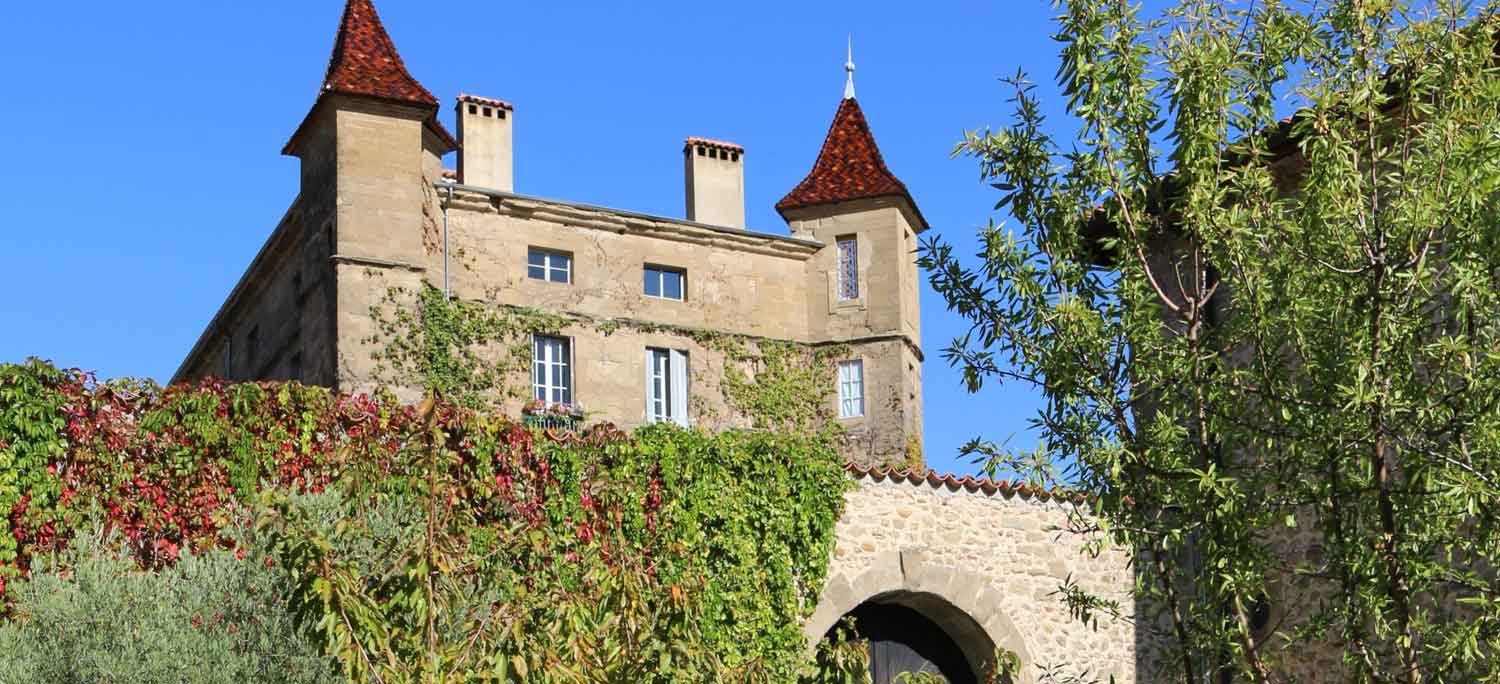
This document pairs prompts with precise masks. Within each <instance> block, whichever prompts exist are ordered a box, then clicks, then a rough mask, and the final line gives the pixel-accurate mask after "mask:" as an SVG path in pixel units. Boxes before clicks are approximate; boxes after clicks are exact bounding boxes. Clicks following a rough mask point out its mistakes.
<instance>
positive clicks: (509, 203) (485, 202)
mask: <svg viewBox="0 0 1500 684" xmlns="http://www.w3.org/2000/svg"><path fill="white" fill-rule="evenodd" d="M435 185H436V186H437V187H438V188H439V189H442V190H446V189H448V188H449V187H452V188H453V199H452V201H451V202H450V203H449V204H448V207H449V209H450V210H453V211H471V212H480V213H494V214H500V215H504V216H514V217H517V218H527V219H536V220H539V221H550V222H554V223H563V224H567V225H570V226H578V227H581V228H592V229H595V230H608V231H612V232H616V233H620V234H633V235H639V236H641V237H649V238H656V239H659V240H672V241H676V242H687V243H692V244H697V245H707V246H712V247H720V248H723V249H728V250H738V251H743V252H752V253H756V254H764V255H768V256H774V257H781V258H785V259H796V260H806V259H808V258H810V257H812V256H813V255H814V254H817V253H818V251H819V250H821V249H823V247H824V246H825V245H824V244H823V243H821V242H818V241H816V240H807V239H803V238H796V237H791V236H786V235H771V234H769V233H758V232H754V231H749V230H741V229H738V228H730V227H727V226H715V225H710V224H707V223H697V222H694V221H687V220H684V219H676V218H669V217H665V216H652V215H650V214H642V213H638V212H633V211H625V210H623V209H610V208H608V207H599V206H594V205H589V204H581V203H577V202H566V201H562V200H552V199H543V198H540V197H530V196H526V195H517V194H514V193H509V192H501V191H499V190H492V189H489V188H479V187H475V186H471V185H458V184H450V183H446V182H443V183H437V184H435Z"/></svg>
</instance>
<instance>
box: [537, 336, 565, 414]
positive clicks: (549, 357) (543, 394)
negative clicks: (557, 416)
mask: <svg viewBox="0 0 1500 684" xmlns="http://www.w3.org/2000/svg"><path fill="white" fill-rule="evenodd" d="M531 360H532V364H531V366H532V373H531V397H532V398H533V399H536V400H537V401H541V402H543V403H545V404H546V405H548V406H571V405H573V343H572V340H569V339H568V338H566V337H550V336H546V335H537V336H535V337H533V338H532V355H531Z"/></svg>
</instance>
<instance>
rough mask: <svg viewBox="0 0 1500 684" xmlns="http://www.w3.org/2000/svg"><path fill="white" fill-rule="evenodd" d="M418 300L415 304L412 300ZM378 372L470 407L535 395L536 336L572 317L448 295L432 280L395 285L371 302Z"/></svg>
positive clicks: (384, 377)
mask: <svg viewBox="0 0 1500 684" xmlns="http://www.w3.org/2000/svg"><path fill="white" fill-rule="evenodd" d="M413 299H414V300H415V302H416V306H411V305H410V302H411V301H412V300H413ZM370 317H371V320H372V321H373V322H374V323H375V327H376V331H377V332H376V334H375V335H373V336H371V337H370V338H369V339H367V340H365V341H366V342H368V343H371V344H373V345H375V348H376V351H375V352H374V360H375V362H376V379H377V380H379V381H381V382H383V383H385V384H387V385H390V386H393V387H425V388H428V389H431V390H433V391H436V392H438V393H440V394H441V395H442V396H444V397H449V398H450V399H452V400H453V401H456V402H458V403H460V404H463V405H464V406H468V407H471V408H477V407H481V406H485V405H486V404H487V403H488V402H489V401H491V400H493V399H495V398H500V399H522V398H529V397H530V391H529V389H530V385H529V384H527V385H525V386H524V387H523V386H519V385H514V384H512V383H511V382H510V381H511V379H512V378H514V377H518V376H520V377H530V375H529V373H530V372H531V335H532V334H543V335H553V334H557V333H558V331H560V330H562V328H563V327H564V326H566V325H567V324H568V323H570V322H571V321H572V319H571V318H569V317H567V316H560V315H557V314H551V313H547V312H543V311H537V310H534V309H523V308H518V307H492V306H488V305H486V304H484V303H481V302H472V301H465V300H461V299H454V298H449V297H447V296H446V295H444V294H443V291H442V290H439V289H437V288H435V287H432V286H431V285H427V284H423V286H422V288H421V289H420V290H419V291H418V292H415V293H413V292H410V291H407V290H405V289H401V288H392V289H391V290H389V291H387V292H386V295H385V299H384V300H383V301H382V302H381V304H380V305H379V306H375V307H371V309H370Z"/></svg>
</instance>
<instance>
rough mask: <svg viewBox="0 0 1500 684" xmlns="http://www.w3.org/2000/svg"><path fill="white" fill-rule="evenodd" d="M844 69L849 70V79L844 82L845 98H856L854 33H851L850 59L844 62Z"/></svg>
mask: <svg viewBox="0 0 1500 684" xmlns="http://www.w3.org/2000/svg"><path fill="white" fill-rule="evenodd" d="M844 71H847V72H849V80H847V81H845V82H844V99H845V100H852V99H854V35H853V34H850V35H849V59H848V61H846V62H844Z"/></svg>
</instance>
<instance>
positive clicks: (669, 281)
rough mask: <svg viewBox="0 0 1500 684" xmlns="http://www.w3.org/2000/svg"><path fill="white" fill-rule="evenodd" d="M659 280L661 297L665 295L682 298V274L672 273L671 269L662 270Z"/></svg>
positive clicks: (671, 297)
mask: <svg viewBox="0 0 1500 684" xmlns="http://www.w3.org/2000/svg"><path fill="white" fill-rule="evenodd" d="M661 280H662V287H661V290H662V296H663V297H666V298H667V299H682V274H681V273H674V272H672V271H663V272H662V274H661Z"/></svg>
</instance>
